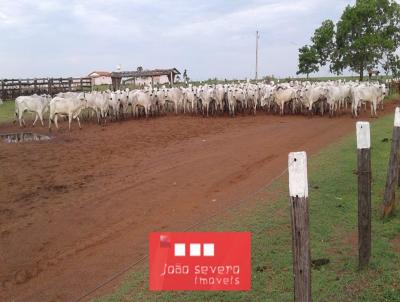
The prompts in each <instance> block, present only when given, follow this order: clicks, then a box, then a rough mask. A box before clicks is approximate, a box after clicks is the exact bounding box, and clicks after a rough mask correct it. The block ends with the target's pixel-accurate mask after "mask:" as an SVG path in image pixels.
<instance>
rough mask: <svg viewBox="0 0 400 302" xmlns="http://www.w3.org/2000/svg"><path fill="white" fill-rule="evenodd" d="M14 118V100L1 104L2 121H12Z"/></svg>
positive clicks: (0, 116)
mask: <svg viewBox="0 0 400 302" xmlns="http://www.w3.org/2000/svg"><path fill="white" fill-rule="evenodd" d="M13 119H14V102H11V101H7V102H3V104H2V105H0V123H3V122H10V121H12V120H13Z"/></svg>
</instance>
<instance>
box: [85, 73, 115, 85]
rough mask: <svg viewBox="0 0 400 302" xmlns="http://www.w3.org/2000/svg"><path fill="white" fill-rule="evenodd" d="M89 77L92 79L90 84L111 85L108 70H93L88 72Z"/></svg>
mask: <svg viewBox="0 0 400 302" xmlns="http://www.w3.org/2000/svg"><path fill="white" fill-rule="evenodd" d="M88 77H89V78H91V79H92V85H93V86H97V85H111V83H112V82H111V72H108V71H93V72H91V73H89V75H88Z"/></svg>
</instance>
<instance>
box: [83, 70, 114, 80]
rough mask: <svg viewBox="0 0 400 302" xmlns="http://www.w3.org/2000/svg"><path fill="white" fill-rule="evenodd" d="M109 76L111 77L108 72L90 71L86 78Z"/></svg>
mask: <svg viewBox="0 0 400 302" xmlns="http://www.w3.org/2000/svg"><path fill="white" fill-rule="evenodd" d="M109 76H111V72H108V71H92V72H91V73H89V75H88V77H90V78H96V77H109Z"/></svg>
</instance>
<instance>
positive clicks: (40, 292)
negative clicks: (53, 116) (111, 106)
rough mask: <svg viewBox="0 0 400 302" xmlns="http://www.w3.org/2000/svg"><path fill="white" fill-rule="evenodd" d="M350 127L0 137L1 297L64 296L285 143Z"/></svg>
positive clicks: (262, 169) (236, 189) (174, 128)
mask: <svg viewBox="0 0 400 302" xmlns="http://www.w3.org/2000/svg"><path fill="white" fill-rule="evenodd" d="M393 111H394V104H392V103H390V104H387V105H386V106H385V111H384V112H383V114H387V113H392V112H393ZM381 114H382V112H381ZM367 116H368V114H367V113H362V115H361V117H362V118H364V119H365V118H367ZM28 129H29V128H28ZM28 129H27V130H28ZM14 130H15V125H12V124H1V125H0V131H1V132H2V133H4V132H12V131H14ZM352 131H354V119H351V118H350V116H349V115H348V114H347V115H344V116H340V117H336V118H332V119H329V118H321V117H318V116H317V117H314V118H311V119H308V118H305V117H304V116H284V117H279V116H274V115H267V114H265V113H261V114H259V115H257V116H239V117H237V118H235V119H231V118H227V117H221V118H209V119H206V118H203V117H200V116H197V117H196V116H194V117H193V116H183V115H181V116H165V117H159V118H156V119H149V120H144V119H139V120H128V121H122V122H116V123H112V124H110V125H108V126H106V127H100V126H98V125H95V124H93V123H87V124H85V128H84V130H82V131H73V132H71V133H69V132H68V131H65V130H61V131H59V132H58V133H57V134H56V136H55V138H54V139H53V140H51V141H42V142H34V143H22V144H19V145H16V144H5V143H1V148H2V152H1V155H0V166H1V167H2V171H3V172H2V173H1V175H0V182H1V183H2V184H4V185H3V186H1V189H0V199H1V200H2V203H1V204H0V206H1V208H0V215H1V216H0V217H1V221H2V224H1V226H0V246H1V247H2V254H1V257H2V259H6V261H5V266H4V269H2V270H1V272H0V281H1V286H2V287H1V289H2V290H1V291H0V292H1V295H0V297H2V299H6V300H7V299H15V301H72V300H74V299H76V298H77V297H79V296H81V295H82V294H84V293H86V292H87V291H88V290H89V289H92V288H94V287H95V286H97V285H98V284H101V283H102V282H103V281H104V280H106V279H108V278H109V277H110V276H112V275H113V274H115V272H116V271H120V270H121V269H123V268H124V267H126V266H127V265H129V264H131V263H132V262H133V261H134V260H135V259H140V258H142V257H143V256H144V255H145V254H146V253H147V250H146V248H147V235H148V233H149V232H151V231H154V230H168V231H174V230H183V229H185V228H187V227H188V226H190V225H192V224H193V223H194V222H197V221H200V220H204V219H207V217H208V216H210V215H211V214H212V213H214V212H217V211H218V210H219V209H221V208H225V207H229V206H230V204H232V203H233V202H236V201H238V200H241V199H242V198H244V197H245V196H247V195H248V194H250V193H251V192H254V191H255V190H257V189H259V188H260V187H261V186H263V185H264V184H265V183H266V182H268V181H271V180H272V179H274V178H275V177H276V176H277V175H279V174H280V173H281V171H282V169H283V168H284V167H285V165H286V162H287V153H288V152H290V151H292V150H298V149H301V150H306V151H307V152H308V153H310V154H313V153H315V152H317V151H318V150H320V149H321V148H322V147H323V146H325V145H327V144H330V143H332V141H335V140H338V139H339V138H341V137H343V136H345V135H347V134H348V133H351V132H352ZM35 132H43V133H48V132H47V131H46V130H44V129H43V128H38V129H35ZM104 290H106V291H109V290H110V287H108V288H106V289H102V290H100V291H97V292H96V293H95V295H98V294H99V293H102V292H104ZM86 298H88V297H86Z"/></svg>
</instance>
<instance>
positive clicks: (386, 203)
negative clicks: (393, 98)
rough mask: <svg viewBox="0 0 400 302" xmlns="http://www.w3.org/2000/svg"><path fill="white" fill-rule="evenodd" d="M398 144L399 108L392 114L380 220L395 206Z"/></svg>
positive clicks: (391, 211) (399, 129)
mask: <svg viewBox="0 0 400 302" xmlns="http://www.w3.org/2000/svg"><path fill="white" fill-rule="evenodd" d="M399 143H400V108H399V107H397V108H396V111H395V113H394V126H393V134H392V148H391V150H390V156H389V166H388V171H387V176H386V186H385V195H384V196H383V203H382V218H385V217H387V216H389V215H390V214H392V213H393V211H394V209H395V204H396V196H395V195H396V186H397V185H398V177H399V175H398V173H399V157H398V156H399V154H398V153H399Z"/></svg>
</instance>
